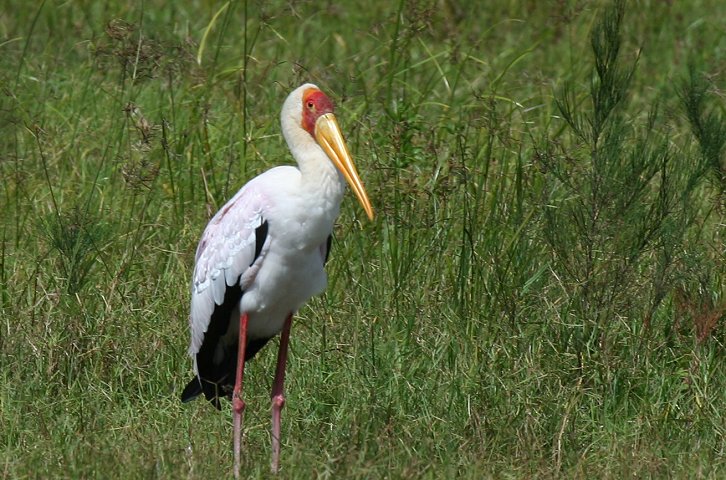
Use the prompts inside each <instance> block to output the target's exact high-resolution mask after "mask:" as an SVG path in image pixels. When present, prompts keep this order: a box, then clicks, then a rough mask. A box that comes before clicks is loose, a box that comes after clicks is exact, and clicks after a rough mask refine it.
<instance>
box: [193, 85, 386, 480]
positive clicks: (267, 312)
mask: <svg viewBox="0 0 726 480" xmlns="http://www.w3.org/2000/svg"><path fill="white" fill-rule="evenodd" d="M332 111H333V105H332V102H330V100H329V99H328V97H327V96H325V94H323V93H322V92H321V91H320V90H319V89H318V88H317V87H316V86H315V85H312V84H305V85H302V86H301V87H299V88H297V89H296V90H294V91H293V92H292V93H291V94H290V95H289V96H288V97H287V99H286V100H285V103H284V105H283V108H282V114H281V124H282V132H283V135H284V137H285V140H286V141H287V144H288V146H289V148H290V151H291V152H292V155H293V157H294V158H295V160H296V161H297V164H298V166H297V167H292V166H283V167H276V168H273V169H271V170H268V171H267V172H265V173H263V174H261V175H259V176H257V177H255V178H254V179H252V180H251V181H249V182H248V183H247V184H246V185H245V186H244V187H242V189H241V190H240V191H239V192H237V194H236V195H235V196H234V197H233V198H232V199H231V200H230V201H229V202H227V204H225V205H224V207H222V208H221V209H220V211H219V212H217V214H216V215H215V216H214V217H213V218H212V220H211V221H210V222H209V224H208V225H207V227H206V229H205V230H204V234H203V235H202V239H201V241H200V243H199V246H198V248H197V253H196V262H195V263H196V264H195V268H194V276H193V280H192V298H191V312H190V317H189V325H190V330H191V344H190V347H189V353H190V355H191V356H192V357H193V359H194V368H195V374H197V377H196V378H195V379H193V380H192V381H191V382H190V383H189V385H187V387H186V388H185V390H184V392H183V393H182V399H183V400H184V401H188V400H191V399H192V398H195V397H196V396H198V395H199V394H201V393H204V395H205V396H206V398H207V399H208V400H210V401H212V402H213V403H214V404H215V405H216V406H219V397H221V396H229V395H230V393H231V392H230V387H231V386H232V385H233V384H234V385H235V392H240V393H239V395H237V396H238V397H239V405H238V406H237V407H235V414H236V415H241V410H242V409H243V408H244V403H243V402H242V400H241V383H242V382H241V378H242V370H243V368H244V360H247V359H250V358H252V357H253V356H254V355H255V353H256V352H257V351H258V350H259V349H260V348H262V346H263V345H264V344H265V343H266V342H267V340H269V339H270V338H271V337H273V336H275V335H277V334H278V333H279V332H280V331H281V330H283V327H284V326H285V324H286V322H288V327H287V328H286V330H285V333H284V334H283V335H284V336H285V338H284V348H283V341H281V351H280V357H279V362H278V371H277V373H276V376H275V387H273V470H275V469H276V468H277V465H276V463H277V452H276V449H277V450H279V443H278V441H279V439H278V438H276V435H277V436H279V409H278V410H277V413H275V406H274V405H275V402H274V401H275V388H277V387H279V388H278V390H279V392H278V394H279V395H278V396H279V399H280V401H281V402H280V403H284V397H283V396H282V381H283V378H284V363H285V360H286V348H287V337H286V335H287V333H289V321H290V320H289V319H290V317H291V315H292V314H293V313H294V312H295V311H297V310H298V309H299V308H300V307H301V306H302V305H303V304H304V303H305V302H306V301H307V300H308V299H309V298H310V297H312V296H313V295H317V294H319V293H321V292H322V291H323V290H324V289H325V286H326V283H327V276H326V273H325V270H324V264H325V261H326V258H327V254H328V248H329V241H330V235H331V233H332V231H333V225H334V222H335V219H336V218H337V216H338V214H339V210H340V203H341V201H342V199H343V194H344V192H345V185H346V180H347V181H348V182H349V183H350V184H351V186H352V188H353V190H354V192H355V194H356V195H357V196H358V198H359V200H360V201H361V203H362V205H363V207H364V208H365V210H366V213H367V214H368V216H369V217H371V218H372V217H373V211H372V209H371V206H370V202H369V201H368V198H367V196H366V193H365V190H364V188H363V186H362V184H361V182H360V180H359V177H358V174H357V172H356V169H355V166H354V164H353V162H352V159H351V158H350V154H349V153H348V150H347V147H346V146H345V142H344V140H343V138H342V134H341V133H340V129H339V127H338V125H337V121H336V120H335V116H334V115H333V113H332ZM241 325H243V326H242V327H241ZM240 330H242V332H241V331H240ZM245 332H246V337H245V340H241V338H242V336H241V333H242V334H245ZM241 343H244V345H241ZM243 348H244V351H245V354H244V357H245V358H242V357H243V356H242V355H239V354H238V352H239V351H243ZM280 364H281V366H282V374H280ZM235 370H236V373H237V378H236V379H235V378H233V374H234V373H235ZM278 377H279V378H278ZM233 380H235V381H234V382H233ZM279 408H282V405H280V406H279ZM276 415H277V422H278V427H277V431H275V430H276V429H275V420H276V418H275V417H276ZM240 421H241V420H240ZM235 422H236V423H235V430H236V429H237V417H236V418H235ZM237 435H238V432H237V431H235V436H237ZM238 448H239V447H238V442H237V440H236V447H235V449H236V450H238ZM237 459H238V455H237ZM236 463H238V461H237V462H236ZM235 472H238V466H237V467H236V468H235Z"/></svg>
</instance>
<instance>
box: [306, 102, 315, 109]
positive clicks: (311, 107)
mask: <svg viewBox="0 0 726 480" xmlns="http://www.w3.org/2000/svg"><path fill="white" fill-rule="evenodd" d="M308 108H309V109H310V110H312V109H313V108H315V104H314V103H313V102H308Z"/></svg>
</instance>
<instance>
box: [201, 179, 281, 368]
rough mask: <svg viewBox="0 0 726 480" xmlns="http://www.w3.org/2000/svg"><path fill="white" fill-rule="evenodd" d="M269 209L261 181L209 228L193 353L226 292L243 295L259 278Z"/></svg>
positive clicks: (242, 193)
mask: <svg viewBox="0 0 726 480" xmlns="http://www.w3.org/2000/svg"><path fill="white" fill-rule="evenodd" d="M258 178H259V177H258ZM268 207H269V204H268V200H267V198H266V196H265V195H264V193H263V192H262V191H261V188H260V186H259V182H250V183H248V184H247V185H246V186H245V187H243V188H242V189H241V190H240V191H239V192H238V193H237V195H235V196H234V197H233V198H232V199H231V200H230V201H229V202H227V204H226V205H225V206H224V207H222V209H221V210H220V211H219V212H217V214H216V215H215V216H214V217H213V218H212V220H211V221H210V222H209V224H208V225H207V228H206V229H205V230H204V234H203V235H202V239H201V241H200V242H199V246H198V247H197V254H196V264H195V267H194V276H193V279H192V299H191V312H190V315H189V326H190V330H191V344H190V346H189V353H190V354H191V355H195V354H196V353H198V352H199V350H200V348H201V346H202V343H203V341H204V335H205V333H206V332H207V330H208V329H209V327H210V325H209V323H210V320H211V318H212V314H213V313H214V310H215V306H218V305H222V304H224V303H225V294H226V292H227V290H233V289H228V287H235V288H234V290H237V291H238V292H237V295H238V297H241V296H242V292H243V291H244V290H245V288H246V287H247V286H248V285H249V284H250V283H251V282H252V281H253V280H254V278H255V275H256V273H257V270H259V266H260V264H261V263H262V259H263V258H264V256H265V254H266V252H267V248H268V246H269V239H268V236H267V222H266V220H265V217H264V213H265V211H266V209H267V208H268ZM226 295H227V296H229V293H227V294H226Z"/></svg>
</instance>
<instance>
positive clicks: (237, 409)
mask: <svg viewBox="0 0 726 480" xmlns="http://www.w3.org/2000/svg"><path fill="white" fill-rule="evenodd" d="M247 320H248V317H247V314H246V313H243V314H242V315H240V318H239V347H238V349H237V376H236V377H235V382H234V392H233V393H232V418H233V420H234V478H239V469H240V449H241V445H242V413H243V412H244V410H245V402H244V400H242V379H243V377H244V371H245V349H246V346H247Z"/></svg>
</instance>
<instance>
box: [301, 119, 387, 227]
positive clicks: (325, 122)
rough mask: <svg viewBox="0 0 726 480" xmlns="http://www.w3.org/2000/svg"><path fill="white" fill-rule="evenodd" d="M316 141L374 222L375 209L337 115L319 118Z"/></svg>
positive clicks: (316, 126)
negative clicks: (351, 154) (359, 174)
mask: <svg viewBox="0 0 726 480" xmlns="http://www.w3.org/2000/svg"><path fill="white" fill-rule="evenodd" d="M315 140H317V141H318V144H319V145H320V146H321V147H322V148H323V150H325V153H327V154H328V157H330V160H332V162H333V163H334V164H335V166H336V167H337V168H338V170H340V173H342V174H343V176H344V177H345V179H346V180H347V181H348V184H349V185H350V188H351V189H352V190H353V193H355V196H356V197H358V200H359V201H360V203H361V205H362V206H363V209H364V210H365V211H366V214H367V215H368V218H370V219H371V220H373V207H371V202H370V200H368V195H367V194H366V190H365V188H363V183H361V181H360V177H359V176H358V171H357V170H356V169H355V164H354V163H353V158H352V157H351V156H350V152H348V147H347V146H346V145H345V140H343V134H342V133H341V132H340V127H339V126H338V121H337V120H336V119H335V115H333V114H332V113H326V114H325V115H321V116H320V118H318V120H317V122H315Z"/></svg>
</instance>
